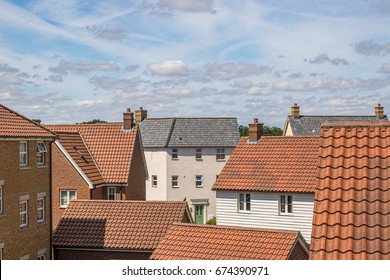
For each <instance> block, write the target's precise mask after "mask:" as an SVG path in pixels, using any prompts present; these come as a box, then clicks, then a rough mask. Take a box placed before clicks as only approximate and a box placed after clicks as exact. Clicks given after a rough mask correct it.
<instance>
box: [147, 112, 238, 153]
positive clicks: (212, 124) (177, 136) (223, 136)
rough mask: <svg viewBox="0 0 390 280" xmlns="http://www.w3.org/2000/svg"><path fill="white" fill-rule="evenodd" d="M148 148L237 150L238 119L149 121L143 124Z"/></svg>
mask: <svg viewBox="0 0 390 280" xmlns="http://www.w3.org/2000/svg"><path fill="white" fill-rule="evenodd" d="M140 129H141V134H142V142H143V145H144V147H148V148H153V147H235V146H236V144H237V142H238V140H239V139H240V134H239V130H238V123H237V119H236V118H168V119H145V120H144V121H143V122H142V123H141V124H140Z"/></svg>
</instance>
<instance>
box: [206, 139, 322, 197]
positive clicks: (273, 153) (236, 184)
mask: <svg viewBox="0 0 390 280" xmlns="http://www.w3.org/2000/svg"><path fill="white" fill-rule="evenodd" d="M247 140H248V138H241V140H240V142H239V143H238V145H237V147H236V148H235V149H234V151H233V154H232V155H231V156H230V158H229V161H228V162H227V163H226V165H225V167H224V168H223V170H222V172H221V174H220V176H219V177H218V179H217V181H216V182H215V184H214V186H213V189H214V190H242V191H278V192H314V188H315V184H316V175H317V165H318V146H319V141H320V138H319V137H318V136H317V137H316V136H307V137H267V136H263V137H261V138H260V141H259V143H248V142H247Z"/></svg>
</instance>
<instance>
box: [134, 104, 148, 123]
mask: <svg viewBox="0 0 390 280" xmlns="http://www.w3.org/2000/svg"><path fill="white" fill-rule="evenodd" d="M147 117H148V111H147V110H143V109H142V107H139V109H138V110H135V123H140V122H142V121H143V120H144V119H146V118H147Z"/></svg>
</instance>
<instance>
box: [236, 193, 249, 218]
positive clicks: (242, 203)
mask: <svg viewBox="0 0 390 280" xmlns="http://www.w3.org/2000/svg"><path fill="white" fill-rule="evenodd" d="M248 206H249V207H248ZM237 208H238V212H240V213H250V212H251V209H252V199H251V194H250V193H238V194H237Z"/></svg>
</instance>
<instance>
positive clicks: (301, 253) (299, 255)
mask: <svg viewBox="0 0 390 280" xmlns="http://www.w3.org/2000/svg"><path fill="white" fill-rule="evenodd" d="M308 259H309V254H308V253H306V252H305V250H303V248H302V245H301V244H300V243H299V242H297V243H296V244H295V247H294V249H293V251H292V253H291V255H290V257H289V260H308Z"/></svg>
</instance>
